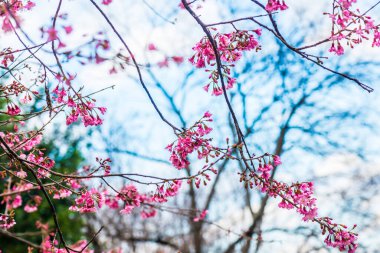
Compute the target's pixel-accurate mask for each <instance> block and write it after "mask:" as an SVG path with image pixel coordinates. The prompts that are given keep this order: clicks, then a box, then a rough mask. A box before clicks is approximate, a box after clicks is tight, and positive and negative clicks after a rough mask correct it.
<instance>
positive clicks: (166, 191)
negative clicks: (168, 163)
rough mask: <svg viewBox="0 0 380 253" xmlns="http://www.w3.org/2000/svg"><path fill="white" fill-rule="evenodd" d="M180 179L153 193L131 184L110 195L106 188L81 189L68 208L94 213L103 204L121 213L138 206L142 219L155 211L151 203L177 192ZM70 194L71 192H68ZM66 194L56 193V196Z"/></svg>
mask: <svg viewBox="0 0 380 253" xmlns="http://www.w3.org/2000/svg"><path fill="white" fill-rule="evenodd" d="M181 184H182V181H180V180H174V181H171V182H166V183H164V184H162V185H161V186H157V189H156V191H155V192H153V193H148V194H145V193H141V192H139V191H138V189H137V187H136V186H135V185H133V184H128V185H125V186H123V187H122V188H121V189H120V190H118V191H117V194H116V195H111V194H109V193H108V191H107V190H97V189H94V188H93V189H91V190H82V192H83V193H82V194H81V195H80V196H79V197H77V198H76V199H75V203H74V205H72V206H71V207H70V208H69V210H71V211H74V212H80V213H94V212H97V211H98V210H99V209H100V208H102V207H103V206H105V207H108V208H110V209H115V210H116V209H121V210H120V213H121V214H131V213H132V212H133V210H134V209H136V208H140V215H141V217H142V218H143V219H146V218H150V217H154V216H155V215H156V213H157V210H156V208H154V206H152V204H155V203H156V204H159V203H164V202H167V201H168V198H170V197H174V196H176V195H177V194H178V192H179V189H180V187H181ZM70 195H71V194H70ZM70 195H67V196H61V195H58V194H57V195H56V197H57V198H64V197H68V196H70Z"/></svg>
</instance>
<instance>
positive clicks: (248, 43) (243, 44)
mask: <svg viewBox="0 0 380 253" xmlns="http://www.w3.org/2000/svg"><path fill="white" fill-rule="evenodd" d="M255 35H256V36H260V35H261V29H256V30H253V31H235V32H231V33H226V34H221V33H217V34H216V35H215V36H214V41H215V42H216V44H217V50H218V53H219V56H220V60H221V61H222V72H223V73H222V74H223V78H227V85H226V89H231V88H232V87H233V86H234V84H235V83H236V80H235V78H232V77H231V67H233V66H234V64H235V63H236V62H238V61H239V59H240V58H241V56H242V53H243V52H244V51H251V50H255V51H258V50H260V49H261V47H260V45H259V42H258V41H257V38H256V37H255ZM193 50H194V51H195V54H194V55H193V56H192V57H191V58H189V61H190V62H191V64H193V65H194V66H195V67H197V68H206V67H213V66H215V65H216V57H215V53H214V50H213V47H212V44H211V42H210V41H209V39H208V38H207V37H203V38H202V39H201V40H200V41H199V42H198V43H197V44H195V46H194V47H193ZM206 71H207V72H210V75H209V79H210V82H209V83H208V84H206V85H205V86H204V87H203V89H204V90H205V91H209V90H210V86H211V94H212V95H215V96H219V95H221V94H223V90H222V88H221V87H220V86H219V84H218V83H219V82H218V80H219V78H220V76H219V72H218V71H217V70H215V69H214V70H208V69H206Z"/></svg>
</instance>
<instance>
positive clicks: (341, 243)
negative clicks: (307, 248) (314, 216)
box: [320, 217, 358, 253]
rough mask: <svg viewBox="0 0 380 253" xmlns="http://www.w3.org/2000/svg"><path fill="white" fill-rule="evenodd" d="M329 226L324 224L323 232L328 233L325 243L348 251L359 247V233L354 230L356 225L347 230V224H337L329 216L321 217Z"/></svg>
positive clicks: (349, 252) (353, 250)
mask: <svg viewBox="0 0 380 253" xmlns="http://www.w3.org/2000/svg"><path fill="white" fill-rule="evenodd" d="M320 220H321V221H323V222H324V223H325V224H328V226H322V227H323V228H322V234H326V232H327V236H326V238H325V243H326V245H327V246H329V247H333V248H338V249H339V250H340V251H345V250H347V252H348V253H354V252H355V251H356V249H357V248H358V244H357V242H356V241H357V239H358V235H357V234H356V233H354V232H352V230H353V229H355V227H356V225H354V226H353V227H352V229H350V230H347V226H345V225H342V224H336V223H334V222H332V219H331V218H329V217H323V218H320Z"/></svg>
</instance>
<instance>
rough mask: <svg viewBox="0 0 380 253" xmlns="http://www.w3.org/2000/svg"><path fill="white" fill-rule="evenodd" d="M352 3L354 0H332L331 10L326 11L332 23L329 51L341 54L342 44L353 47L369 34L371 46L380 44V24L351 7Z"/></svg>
mask: <svg viewBox="0 0 380 253" xmlns="http://www.w3.org/2000/svg"><path fill="white" fill-rule="evenodd" d="M354 3H356V0H355V1H353V0H338V1H334V4H333V12H332V13H327V14H328V15H329V17H330V18H331V21H332V24H333V25H332V30H331V37H330V40H331V41H332V44H331V47H330V49H329V52H332V53H335V54H337V55H342V54H344V47H343V45H344V44H347V46H349V47H351V48H353V47H354V46H355V45H357V44H360V43H362V42H363V41H364V40H369V39H370V37H371V36H372V37H373V42H372V46H373V47H375V46H376V47H379V46H380V32H379V27H380V25H375V21H374V20H373V19H372V18H371V17H370V16H365V15H363V14H361V13H360V10H359V9H357V8H354V7H353V5H354ZM371 34H372V35H371Z"/></svg>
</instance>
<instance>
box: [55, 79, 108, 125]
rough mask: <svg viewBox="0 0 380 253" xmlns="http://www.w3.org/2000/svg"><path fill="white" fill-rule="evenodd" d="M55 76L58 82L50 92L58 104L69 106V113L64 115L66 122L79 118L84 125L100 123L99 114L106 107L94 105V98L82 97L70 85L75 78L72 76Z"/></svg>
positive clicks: (102, 112)
mask: <svg viewBox="0 0 380 253" xmlns="http://www.w3.org/2000/svg"><path fill="white" fill-rule="evenodd" d="M56 77H57V80H58V81H59V84H58V85H57V86H56V87H55V89H54V90H53V92H52V94H53V97H52V99H53V100H54V101H56V103H57V104H58V105H63V104H64V105H67V106H68V107H70V108H71V111H70V112H69V115H67V116H66V124H67V125H71V124H72V123H74V122H76V121H77V120H78V119H79V118H81V119H82V122H83V124H84V126H85V127H87V126H97V125H101V124H102V123H103V120H102V119H101V118H100V116H99V114H104V113H105V112H106V110H107V109H106V108H105V107H96V106H95V102H96V100H94V99H92V98H88V97H83V96H82V95H81V94H79V93H78V92H76V91H75V90H74V89H73V88H72V86H71V82H72V80H73V79H74V78H75V77H74V76H71V75H69V76H68V77H67V78H64V77H62V76H61V75H57V76H56ZM72 93H74V94H72Z"/></svg>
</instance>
